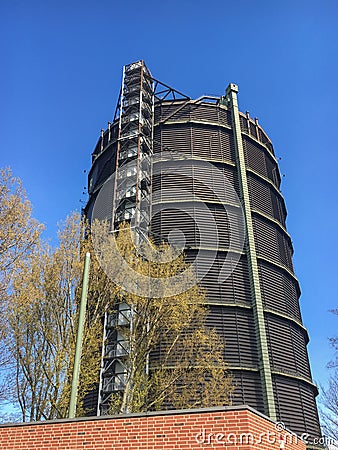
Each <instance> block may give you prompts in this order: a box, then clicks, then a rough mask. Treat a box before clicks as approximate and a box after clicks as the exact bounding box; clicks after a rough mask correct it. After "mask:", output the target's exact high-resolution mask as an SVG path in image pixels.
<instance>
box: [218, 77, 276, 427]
mask: <svg viewBox="0 0 338 450" xmlns="http://www.w3.org/2000/svg"><path fill="white" fill-rule="evenodd" d="M237 93H238V86H237V85H236V84H233V83H230V84H229V86H228V87H227V89H226V98H227V102H228V106H229V107H230V109H231V113H232V126H233V132H234V141H235V149H236V159H237V170H238V175H239V185H240V191H241V196H242V203H243V209H244V216H245V225H246V239H247V259H248V268H249V276H250V285H251V295H252V299H253V314H254V320H255V329H256V337H257V346H258V352H259V360H260V367H259V370H260V374H261V380H262V387H263V397H264V408H265V413H266V415H267V416H269V417H271V419H273V420H276V408H275V401H274V395H273V387H272V377H271V368H270V360H269V353H268V345H267V339H266V330H265V322H264V312H263V302H262V295H261V288H260V283H259V272H258V264H257V254H256V246H255V237H254V231H253V223H252V215H251V206H250V198H249V189H248V180H247V176H246V167H245V159H244V150H243V141H242V133H241V125H240V118H239V113H238V103H237Z"/></svg>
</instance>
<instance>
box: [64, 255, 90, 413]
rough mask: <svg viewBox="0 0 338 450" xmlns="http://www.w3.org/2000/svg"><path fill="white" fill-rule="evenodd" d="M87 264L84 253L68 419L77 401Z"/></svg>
mask: <svg viewBox="0 0 338 450" xmlns="http://www.w3.org/2000/svg"><path fill="white" fill-rule="evenodd" d="M89 266H90V253H86V258H85V264H84V269H83V281H82V293H81V302H80V312H79V322H78V327H77V336H76V348H75V358H74V368H73V379H72V390H71V394H70V402H69V413H68V417H69V418H70V419H71V418H73V417H75V412H76V401H77V393H78V387H79V375H80V365H81V353H82V340H83V329H84V322H85V314H86V308H87V294H88V280H89Z"/></svg>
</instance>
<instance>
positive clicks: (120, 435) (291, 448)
mask: <svg viewBox="0 0 338 450" xmlns="http://www.w3.org/2000/svg"><path fill="white" fill-rule="evenodd" d="M280 428H281V425H280V424H277V425H276V424H275V423H274V422H272V421H271V420H269V419H268V418H266V417H265V416H263V415H262V414H260V413H258V412H257V411H255V410H254V409H252V408H250V407H247V406H241V407H220V408H205V409H199V410H185V411H166V412H156V413H148V414H130V415H121V416H105V417H95V418H93V417H92V418H81V419H69V420H68V419H67V420H56V421H47V422H31V423H26V424H0V448H1V449H6V450H7V449H8V450H24V449H32V450H33V449H34V450H40V449H41V450H47V449H48V450H61V449H71V450H77V449H86V450H93V449H97V450H110V449H114V450H128V449H149V450H150V449H168V450H169V449H170V450H171V449H201V448H205V449H208V448H217V449H221V448H223V449H224V448H228V450H229V449H231V450H249V449H261V450H268V449H269V450H271V449H276V450H278V449H279V448H280V441H281V438H280V436H281V435H282V436H283V437H284V443H285V447H284V448H285V450H305V448H306V446H305V444H304V443H303V442H302V441H301V440H300V439H298V438H297V436H295V435H292V434H291V433H289V432H287V431H285V430H282V431H280Z"/></svg>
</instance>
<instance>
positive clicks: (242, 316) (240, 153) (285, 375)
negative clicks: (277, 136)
mask: <svg viewBox="0 0 338 450" xmlns="http://www.w3.org/2000/svg"><path fill="white" fill-rule="evenodd" d="M153 126H154V128H153V153H154V156H155V159H154V163H153V177H152V185H151V195H152V201H151V210H152V214H151V233H152V234H153V236H154V237H155V240H156V239H157V240H158V241H161V240H163V239H169V241H170V233H171V232H172V231H173V230H176V231H175V232H176V233H177V230H180V233H181V236H183V241H184V247H185V253H186V257H187V261H188V262H193V261H194V260H196V261H197V265H198V267H197V270H198V269H201V271H202V272H203V270H202V269H203V267H204V266H205V267H207V270H206V274H205V275H204V276H203V278H202V280H201V285H202V286H203V287H204V288H205V289H206V291H207V304H208V307H209V310H210V312H209V317H208V324H209V325H210V326H211V327H214V328H215V329H216V330H217V331H218V333H219V335H220V336H221V337H222V338H224V340H225V343H226V344H225V354H224V358H225V360H226V361H227V362H228V363H229V366H230V369H231V371H232V373H233V374H234V377H235V383H236V389H235V392H234V395H233V403H234V404H248V405H250V406H252V407H254V408H256V409H257V410H258V411H261V412H262V413H265V414H266V415H269V416H270V417H271V418H273V419H275V420H279V421H282V422H283V423H284V424H285V426H286V427H288V428H290V429H291V430H292V431H294V432H295V433H297V434H302V433H309V434H310V435H311V436H319V435H320V428H319V420H318V413H317V406H316V400H315V398H316V396H317V394H318V391H317V387H316V386H315V385H314V384H313V382H312V378H311V372H310V366H309V360H308V354H307V348H306V346H307V343H308V340H309V339H308V334H307V331H306V329H305V328H304V326H303V324H302V318H301V313H300V309H299V296H300V289H299V284H298V281H297V279H296V277H295V274H294V269H293V265H292V253H293V248H292V242H291V238H290V236H289V234H288V232H287V230H286V225H285V220H286V214H287V213H286V208H285V203H284V199H283V196H282V194H281V192H280V182H281V178H280V173H279V168H278V163H277V160H276V157H275V154H274V150H273V146H272V143H271V141H270V139H269V137H268V136H267V134H266V133H265V132H264V130H263V129H262V127H261V126H260V125H259V124H258V121H257V119H255V120H253V119H252V118H250V117H249V114H243V113H240V112H238V109H237V86H236V85H233V84H230V85H229V87H228V89H227V93H226V95H225V96H224V97H221V98H220V99H219V100H218V101H214V102H210V101H203V100H200V101H196V100H195V101H193V100H186V99H184V100H182V99H180V100H177V99H173V100H170V101H169V100H168V101H166V100H161V101H159V100H158V101H156V96H155V106H154V118H153ZM117 134H118V121H117V120H116V121H115V122H114V123H112V124H111V125H110V126H109V130H106V132H105V133H104V134H103V137H101V138H100V139H99V142H98V144H97V146H96V148H95V150H94V153H93V165H92V168H91V170H90V173H89V194H90V198H89V201H88V204H87V206H86V209H85V213H86V214H87V216H88V217H89V218H90V217H91V211H92V207H93V204H94V202H95V198H96V196H97V193H98V192H99V191H100V186H101V185H102V184H103V183H104V181H105V180H106V179H107V178H108V177H109V176H110V175H111V174H112V173H114V171H115V167H116V160H117V156H116V152H117ZM163 152H165V154H166V157H165V158H162V159H161V157H159V158H158V159H156V155H159V154H160V153H163ZM170 155H171V156H172V157H170ZM220 173H221V174H222V175H223V181H222V179H221V178H220V176H219V174H220ZM224 180H225V181H224ZM220 183H224V185H223V187H222V185H220ZM227 183H229V185H230V186H231V189H228V187H229V186H228V185H227ZM223 188H224V192H225V191H226V190H227V200H226V201H222V200H220V199H219V196H217V195H216V196H215V191H218V190H220V189H223ZM180 193H181V194H180ZM236 194H237V200H238V198H239V199H240V202H241V204H242V208H243V217H244V233H245V242H244V246H243V248H242V249H239V250H238V251H237V255H236V258H235V263H234V265H233V267H232V269H231V270H230V272H229V274H230V275H229V276H227V277H222V270H224V266H225V265H226V264H228V261H229V252H230V251H231V249H230V247H229V246H230V241H231V239H232V238H234V237H233V236H232V237H231V221H232V220H234V218H235V217H237V216H236V208H237V207H238V205H237V206H236V199H232V198H231V196H235V197H236ZM111 200H112V199H111V198H107V204H109V202H111ZM225 203H227V206H226V207H225ZM232 211H233V212H234V215H233V216H232ZM210 218H212V220H210ZM196 224H197V225H196ZM215 224H216V228H217V239H216V241H215V229H214V228H215ZM235 240H236V236H235ZM215 242H216V244H215ZM196 258H197V259H196ZM231 261H232V259H231Z"/></svg>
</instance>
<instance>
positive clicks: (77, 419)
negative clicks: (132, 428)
mask: <svg viewBox="0 0 338 450" xmlns="http://www.w3.org/2000/svg"><path fill="white" fill-rule="evenodd" d="M244 410H246V411H251V412H252V413H253V414H256V415H257V416H260V417H262V418H263V419H265V420H267V421H269V422H271V423H275V421H274V420H272V419H270V417H267V416H265V415H264V414H263V413H261V412H259V411H257V410H256V409H254V408H252V407H251V406H249V405H238V406H214V407H211V408H197V409H174V410H167V411H149V412H142V413H130V414H115V415H106V416H89V417H75V418H72V419H54V420H43V421H39V422H8V423H0V428H6V427H22V426H24V427H27V426H34V427H35V426H39V425H50V424H60V423H71V422H87V421H98V420H121V419H131V418H133V417H153V416H173V415H180V414H203V413H213V412H221V411H244ZM288 431H290V430H288ZM290 433H292V434H295V433H293V432H292V431H290Z"/></svg>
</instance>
